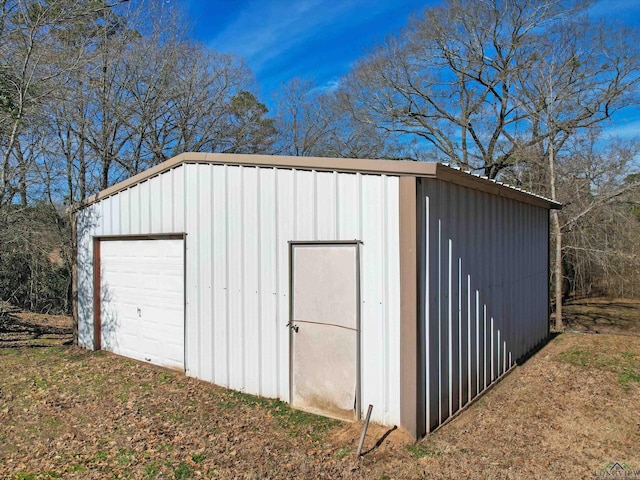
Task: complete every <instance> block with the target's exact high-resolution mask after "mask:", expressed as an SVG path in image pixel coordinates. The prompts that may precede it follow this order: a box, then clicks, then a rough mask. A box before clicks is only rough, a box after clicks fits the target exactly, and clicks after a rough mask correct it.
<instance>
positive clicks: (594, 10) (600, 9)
mask: <svg viewBox="0 0 640 480" xmlns="http://www.w3.org/2000/svg"><path fill="white" fill-rule="evenodd" d="M589 12H591V14H592V15H595V16H596V17H607V16H611V15H625V16H627V15H633V13H634V12H635V13H638V12H640V2H638V0H598V1H596V2H595V3H594V4H593V5H592V6H591V7H589ZM625 20H626V21H628V20H629V18H626V19H625Z"/></svg>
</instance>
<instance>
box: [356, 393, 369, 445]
mask: <svg viewBox="0 0 640 480" xmlns="http://www.w3.org/2000/svg"><path fill="white" fill-rule="evenodd" d="M372 410H373V405H369V409H368V410H367V418H366V419H365V420H364V427H363V428H362V435H360V443H359V444H358V451H357V452H356V455H357V456H358V457H360V455H362V446H363V445H364V437H365V436H366V435H367V428H369V419H370V418H371V411H372Z"/></svg>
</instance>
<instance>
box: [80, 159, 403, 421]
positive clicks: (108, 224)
mask: <svg viewBox="0 0 640 480" xmlns="http://www.w3.org/2000/svg"><path fill="white" fill-rule="evenodd" d="M398 195H399V181H398V178H397V177H387V176H379V175H360V174H349V173H336V172H316V171H301V170H290V169H276V168H264V167H241V166H225V165H211V164H196V163H194V164H185V165H182V166H179V167H177V168H175V169H172V170H169V171H167V172H165V173H162V174H161V175H159V176H157V177H154V178H151V179H149V180H147V181H145V182H143V183H141V184H137V185H134V186H132V187H130V188H129V189H127V190H124V191H122V192H120V193H118V194H116V195H114V196H111V197H108V198H106V199H103V200H101V201H100V202H98V203H97V204H95V205H94V206H93V207H90V208H87V209H84V210H82V211H81V212H79V216H80V217H82V218H83V219H84V218H85V217H87V218H89V217H92V219H93V221H95V223H96V225H95V228H94V227H91V228H88V227H86V226H84V227H83V226H81V225H82V222H80V221H79V227H80V229H79V230H81V232H80V236H79V239H80V240H79V244H80V248H81V251H79V266H81V267H82V268H80V269H79V279H80V282H79V283H80V288H81V290H82V295H81V296H82V297H83V298H84V297H86V300H83V301H82V302H80V301H79V307H80V310H81V313H80V329H81V344H82V345H83V346H85V347H88V348H91V347H92V346H93V344H92V335H93V333H92V317H93V315H92V313H93V312H92V309H91V308H92V305H91V300H90V299H91V297H92V291H91V285H92V284H91V278H92V272H91V261H90V259H91V237H92V235H94V234H100V235H111V234H145V233H175V232H182V231H184V232H186V233H187V235H186V259H185V269H186V277H185V293H186V297H185V301H186V332H185V338H186V340H185V342H186V349H185V351H186V364H185V368H186V371H187V374H189V375H192V376H195V377H198V378H202V379H205V380H208V381H212V382H213V383H216V384H220V385H224V386H227V387H230V388H234V389H237V390H242V391H246V392H248V393H253V394H257V395H264V396H269V397H276V398H282V399H283V400H288V399H289V329H288V328H287V327H286V324H287V323H288V318H289V257H288V242H289V241H292V240H318V241H324V240H354V239H356V240H361V241H362V242H363V244H362V248H361V252H362V253H361V254H362V258H361V268H362V272H361V273H362V284H361V290H362V292H361V300H362V306H361V307H362V322H361V323H362V333H361V338H362V358H361V365H362V404H363V406H365V407H366V406H367V405H368V404H369V403H372V404H374V406H375V408H374V414H373V419H374V420H375V421H379V422H383V423H387V424H390V423H391V424H392V423H399V421H400V418H399V416H400V414H399V410H400V407H399V405H400V391H399V377H400V375H399V368H400V363H399V357H400V352H399V346H400V340H399V335H400V326H399V325H400V321H399V320H400V300H399V298H400V297H399V269H400V267H399V231H398V230H399V204H398ZM93 212H95V214H94V213H93ZM85 223H86V222H85ZM94 232H96V233H94ZM81 252H82V253H81Z"/></svg>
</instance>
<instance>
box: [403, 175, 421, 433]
mask: <svg viewBox="0 0 640 480" xmlns="http://www.w3.org/2000/svg"><path fill="white" fill-rule="evenodd" d="M399 195H400V198H399V204H400V232H399V237H400V239H399V240H400V242H399V243H400V424H401V426H402V427H403V428H404V429H405V430H406V431H407V432H408V433H409V434H410V435H411V436H412V437H413V438H417V435H418V402H419V399H418V383H417V381H418V251H417V200H416V198H417V181H416V177H400V193H399Z"/></svg>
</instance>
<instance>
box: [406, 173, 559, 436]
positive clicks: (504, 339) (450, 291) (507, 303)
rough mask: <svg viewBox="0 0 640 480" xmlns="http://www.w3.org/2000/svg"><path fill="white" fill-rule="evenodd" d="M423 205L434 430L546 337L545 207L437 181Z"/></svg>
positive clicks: (429, 402)
mask: <svg viewBox="0 0 640 480" xmlns="http://www.w3.org/2000/svg"><path fill="white" fill-rule="evenodd" d="M418 203H419V205H418V212H419V213H418V216H419V225H418V229H419V230H418V231H419V240H420V252H421V254H420V281H419V285H420V295H419V302H420V309H419V315H420V322H421V325H422V328H421V335H422V348H421V351H422V352H423V354H424V356H423V358H422V359H421V360H420V362H421V365H420V371H422V372H423V375H422V376H423V380H422V389H423V391H424V392H425V393H424V397H425V413H424V421H425V423H426V431H431V430H433V429H434V428H436V427H437V426H438V425H440V424H441V423H442V422H444V421H445V420H446V419H447V418H449V417H450V416H451V415H453V414H454V413H455V412H456V411H458V410H459V409H460V408H462V407H464V406H465V405H466V404H467V403H469V402H470V401H471V400H472V399H473V398H474V397H476V396H477V395H478V394H479V393H481V392H482V391H483V390H484V389H486V388H487V387H488V386H490V385H491V384H492V383H493V382H495V381H496V380H497V379H498V377H499V376H500V375H502V374H503V373H504V372H505V371H507V370H508V369H509V368H511V367H512V366H513V365H514V364H515V362H516V361H517V360H518V359H520V358H521V357H522V356H523V355H525V354H526V353H528V352H529V351H530V350H531V349H533V348H534V347H535V346H536V345H538V344H539V343H540V342H541V341H543V340H544V339H545V338H546V336H547V325H548V306H547V301H548V272H547V251H548V210H547V209H546V208H539V207H535V206H532V205H527V204H524V203H520V202H517V201H515V200H510V199H506V198H502V197H498V196H495V195H490V194H488V193H484V192H480V191H478V190H472V189H469V188H466V187H463V186H460V185H455V184H451V183H447V182H442V181H438V180H434V179H421V180H420V184H419V187H418Z"/></svg>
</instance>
